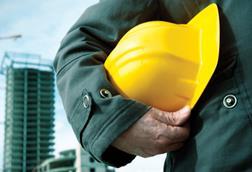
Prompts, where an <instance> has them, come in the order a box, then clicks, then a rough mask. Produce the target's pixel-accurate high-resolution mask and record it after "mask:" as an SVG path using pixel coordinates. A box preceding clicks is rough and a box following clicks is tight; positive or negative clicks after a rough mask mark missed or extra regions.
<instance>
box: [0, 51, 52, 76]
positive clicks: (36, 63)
mask: <svg viewBox="0 0 252 172" xmlns="http://www.w3.org/2000/svg"><path fill="white" fill-rule="evenodd" d="M0 65H1V66H0V74H4V73H5V72H6V69H7V68H8V67H11V68H29V69H38V70H43V71H52V70H53V67H52V61H51V60H46V59H42V58H41V56H40V55H37V54H29V53H16V52H5V53H4V57H3V59H2V62H1V63H0Z"/></svg>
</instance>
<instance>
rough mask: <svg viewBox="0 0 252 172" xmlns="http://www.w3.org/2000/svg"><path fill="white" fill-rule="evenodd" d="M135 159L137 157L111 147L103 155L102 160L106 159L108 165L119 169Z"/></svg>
mask: <svg viewBox="0 0 252 172" xmlns="http://www.w3.org/2000/svg"><path fill="white" fill-rule="evenodd" d="M135 157H136V156H135V155H132V154H128V153H126V152H123V151H121V150H119V149H117V148H115V147H113V146H109V147H108V149H106V150H105V152H104V153H103V154H102V159H104V161H106V162H107V164H110V165H113V166H114V167H117V168H118V167H121V166H124V165H125V164H128V163H130V162H131V161H133V159H134V158H135Z"/></svg>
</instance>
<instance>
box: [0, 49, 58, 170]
mask: <svg viewBox="0 0 252 172" xmlns="http://www.w3.org/2000/svg"><path fill="white" fill-rule="evenodd" d="M1 69H2V72H3V73H4V74H5V76H6V101H5V103H6V108H5V139H4V165H3V171H4V172H31V171H33V169H34V168H36V166H37V165H38V164H40V163H41V162H42V161H44V160H45V159H47V158H50V157H53V151H54V148H53V147H54V73H53V68H52V65H51V64H50V63H49V62H47V61H43V60H41V59H40V57H39V56H37V55H30V54H20V53H11V52H8V53H5V55H4V59H3V61H2V63H1Z"/></svg>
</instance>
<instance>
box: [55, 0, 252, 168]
mask: <svg viewBox="0 0 252 172" xmlns="http://www.w3.org/2000/svg"><path fill="white" fill-rule="evenodd" d="M213 2H214V3H216V4H217V5H218V7H219V13H220V24H221V45H220V47H221V48H220V55H219V63H218V66H217V70H216V71H215V73H214V75H213V77H212V79H211V81H210V83H209V84H208V87H207V88H206V90H205V91H204V93H203V95H202V96H201V98H200V100H199V101H198V103H197V105H196V106H195V107H194V109H193V110H192V112H191V119H190V123H191V133H190V137H189V138H188V136H189V116H190V109H189V108H188V107H184V108H183V109H181V110H179V111H177V112H163V111H160V110H158V109H155V108H151V107H149V106H147V105H145V104H142V103H140V102H137V101H133V100H130V99H126V98H124V97H122V96H120V95H119V94H118V92H117V91H116V90H115V89H114V88H113V87H112V85H111V84H110V82H109V81H108V79H107V76H106V72H105V70H104V67H103V63H104V61H105V60H106V57H107V56H108V54H109V53H110V52H111V51H112V49H113V48H114V47H115V46H116V44H117V42H118V41H119V40H120V38H121V37H122V36H123V35H124V34H125V33H126V32H127V31H128V30H129V29H131V28H132V27H134V26H136V25H137V24H140V23H143V22H146V21H152V20H162V21H169V22H173V23H187V22H188V21H189V20H190V19H191V18H192V17H193V16H195V15H196V14H197V13H198V12H199V11H201V10H202V9H203V8H204V7H206V6H207V5H209V4H210V3H213ZM250 16H252V1H250V0H244V1H235V0H226V1H221V0H219V1H217V0H214V1H211V2H210V1H208V0H198V1H197V0H159V1H158V0H103V1H100V2H99V3H98V4H96V5H94V6H92V7H90V8H88V9H87V10H86V11H85V13H84V14H83V15H82V16H81V17H80V19H79V20H78V21H77V22H76V23H75V25H74V26H73V27H72V28H71V29H70V31H69V32H68V33H67V35H66V37H65V38H64V40H63V41H62V44H61V47H60V49H59V51H58V53H57V57H56V59H55V63H54V66H55V70H56V72H57V85H58V88H59V91H60V94H61V97H62V100H63V104H64V107H65V110H66V113H67V116H68V120H69V122H70V123H71V125H72V127H73V130H74V132H75V134H76V136H77V138H78V140H79V142H80V143H81V145H82V146H83V148H84V149H86V150H87V151H88V152H89V153H90V154H91V155H92V156H93V157H94V158H95V159H96V160H98V161H101V162H104V163H107V164H110V165H113V166H116V167H120V166H123V165H125V164H127V163H129V162H131V160H132V159H134V157H135V155H139V156H143V157H149V156H153V155H156V154H160V153H164V152H167V153H168V154H167V159H166V162H165V166H164V171H176V172H177V171H178V172H184V171H199V172H205V171H206V172H207V171H209V172H211V171H222V172H224V171H228V172H229V171H234V172H237V171H252V146H251V140H252V89H251V88H252V79H251V76H250V73H251V72H252V68H251V67H250V65H251V64H252V58H251V56H252V49H251V48H250V47H251V43H250V41H251V39H252V20H251V17H250ZM167 89H169V86H167ZM187 138H188V139H187ZM179 148H180V149H179ZM174 150H177V151H174Z"/></svg>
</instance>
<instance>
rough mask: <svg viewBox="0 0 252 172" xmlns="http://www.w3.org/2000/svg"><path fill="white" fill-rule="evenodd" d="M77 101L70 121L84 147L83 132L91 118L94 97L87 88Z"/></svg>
mask: <svg viewBox="0 0 252 172" xmlns="http://www.w3.org/2000/svg"><path fill="white" fill-rule="evenodd" d="M77 102H78V103H77V105H76V108H75V109H74V110H73V113H72V115H71V118H70V119H69V121H70V124H71V126H72V128H73V131H74V133H75V135H76V137H77V139H78V141H79V143H80V144H81V145H82V147H84V146H83V144H82V133H83V131H84V129H85V128H86V126H87V124H88V121H89V119H90V112H91V107H92V99H91V96H90V95H89V93H88V91H87V90H86V89H84V90H83V91H82V94H81V96H80V97H79V99H78V101H77Z"/></svg>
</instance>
